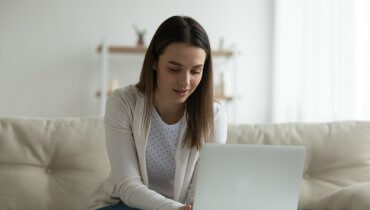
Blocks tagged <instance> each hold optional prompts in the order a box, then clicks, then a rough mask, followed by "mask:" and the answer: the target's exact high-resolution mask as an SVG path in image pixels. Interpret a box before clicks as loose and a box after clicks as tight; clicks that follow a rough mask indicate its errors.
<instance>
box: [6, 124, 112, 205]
mask: <svg viewBox="0 0 370 210" xmlns="http://www.w3.org/2000/svg"><path fill="white" fill-rule="evenodd" d="M104 135H105V134H104V126H103V120H102V119H98V118H96V119H91V118H90V119H74V118H69V119H59V120H57V119H56V120H52V119H48V120H47V119H0V186H1V190H0V203H1V204H0V205H1V209H38V210H46V209H53V210H56V209H69V210H71V209H76V210H77V209H86V206H87V203H88V199H89V195H90V194H91V193H92V192H93V190H94V189H95V188H96V186H97V185H98V183H99V181H101V180H102V179H103V178H104V177H106V176H107V172H109V169H110V168H109V162H108V157H107V154H106V147H105V140H104V139H105V138H104Z"/></svg>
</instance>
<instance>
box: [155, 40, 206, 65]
mask: <svg viewBox="0 0 370 210" xmlns="http://www.w3.org/2000/svg"><path fill="white" fill-rule="evenodd" d="M205 59H206V52H205V51H204V50H203V49H202V48H200V47H195V46H193V45H189V44H185V43H177V42H175V43H171V44H169V45H168V46H167V47H166V48H165V49H164V50H163V53H162V54H161V55H160V56H159V62H168V61H175V62H178V63H181V64H183V65H199V64H204V62H205Z"/></svg>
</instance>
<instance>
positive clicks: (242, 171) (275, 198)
mask: <svg viewBox="0 0 370 210" xmlns="http://www.w3.org/2000/svg"><path fill="white" fill-rule="evenodd" d="M304 159H305V148H304V147H303V146H276V145H245V144H225V145H223V144H205V145H203V146H202V149H201V156H200V159H199V163H198V164H199V166H198V167H199V169H198V177H197V187H196V191H195V197H194V205H193V209H194V210H225V209H227V210H229V209H230V210H271V209H274V210H297V206H298V199H299V192H300V183H301V179H302V174H303V167H304Z"/></svg>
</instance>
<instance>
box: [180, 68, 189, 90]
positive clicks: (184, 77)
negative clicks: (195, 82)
mask: <svg viewBox="0 0 370 210" xmlns="http://www.w3.org/2000/svg"><path fill="white" fill-rule="evenodd" d="M190 78H191V75H190V73H189V72H187V71H186V72H183V73H182V74H181V75H180V78H179V85H180V86H181V87H182V88H187V87H188V86H189V85H190Z"/></svg>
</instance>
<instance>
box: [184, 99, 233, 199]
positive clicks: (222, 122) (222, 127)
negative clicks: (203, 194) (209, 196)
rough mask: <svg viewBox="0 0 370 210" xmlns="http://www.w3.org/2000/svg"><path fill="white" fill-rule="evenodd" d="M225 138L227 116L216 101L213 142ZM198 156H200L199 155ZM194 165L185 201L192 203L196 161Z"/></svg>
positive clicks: (221, 140)
mask: <svg viewBox="0 0 370 210" xmlns="http://www.w3.org/2000/svg"><path fill="white" fill-rule="evenodd" d="M226 138H227V117H226V113H225V111H224V109H223V108H222V106H221V105H220V104H218V103H215V104H214V140H213V143H215V144H225V143H226ZM199 157H200V156H199ZM199 157H198V160H197V163H196V165H195V169H194V172H193V176H192V178H191V182H190V185H189V189H188V192H187V196H186V202H185V203H191V204H192V203H194V195H195V188H196V179H197V174H198V161H199Z"/></svg>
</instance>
